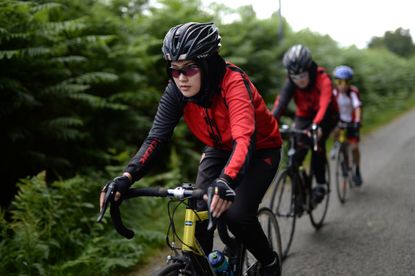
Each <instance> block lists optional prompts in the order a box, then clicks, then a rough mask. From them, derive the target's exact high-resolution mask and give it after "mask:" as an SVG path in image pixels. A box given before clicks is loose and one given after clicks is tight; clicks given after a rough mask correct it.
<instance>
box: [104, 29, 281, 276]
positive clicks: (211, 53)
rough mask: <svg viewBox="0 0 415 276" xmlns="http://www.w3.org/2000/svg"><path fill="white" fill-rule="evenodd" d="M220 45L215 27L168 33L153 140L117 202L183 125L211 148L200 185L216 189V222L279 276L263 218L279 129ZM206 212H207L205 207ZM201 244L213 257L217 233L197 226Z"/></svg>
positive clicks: (128, 173) (129, 170)
mask: <svg viewBox="0 0 415 276" xmlns="http://www.w3.org/2000/svg"><path fill="white" fill-rule="evenodd" d="M220 42H221V37H220V35H219V32H218V29H217V27H216V26H215V25H214V24H213V23H195V22H190V23H186V24H181V25H178V26H175V27H173V28H171V29H170V30H169V31H168V32H167V34H166V36H165V38H164V42H163V47H162V51H163V56H164V59H165V60H166V62H167V74H168V76H169V78H170V80H169V82H168V84H167V86H166V88H165V90H164V94H163V96H162V97H161V100H160V103H159V106H158V110H157V113H156V115H155V118H154V121H153V126H152V128H151V129H150V132H149V134H148V136H147V138H146V139H145V141H144V143H143V144H142V145H141V148H140V149H139V150H138V152H137V154H136V155H135V156H134V157H133V158H132V160H131V161H130V162H129V164H128V166H127V167H126V169H125V171H124V172H123V174H122V176H119V177H116V178H115V179H114V181H115V183H116V185H117V186H118V191H119V194H118V196H117V198H119V197H120V196H122V193H123V192H124V191H126V190H127V189H128V188H129V187H130V186H131V184H132V183H134V182H135V181H137V180H139V179H140V178H142V177H143V176H144V174H145V173H146V172H147V171H148V169H149V168H150V166H151V165H152V164H154V163H155V162H157V159H158V158H160V155H159V153H160V149H161V147H162V146H164V145H165V144H166V143H167V142H168V141H169V139H170V138H171V136H172V133H173V130H174V128H175V126H176V125H177V123H178V122H179V120H180V118H181V117H184V121H185V122H186V124H187V126H188V127H189V129H190V131H191V132H192V133H193V134H194V135H195V136H196V137H197V138H198V139H199V140H200V141H201V142H202V143H203V144H204V145H205V146H206V147H205V150H204V152H203V154H202V156H201V159H200V163H199V168H198V174H197V178H196V185H197V186H198V187H201V188H205V189H207V187H209V186H212V187H214V188H215V189H214V190H216V194H215V195H214V197H213V200H212V204H211V206H210V207H209V208H210V210H211V212H212V214H213V216H214V217H220V216H221V215H223V218H224V219H225V220H226V222H227V224H228V227H229V229H230V230H231V232H232V233H233V234H234V235H235V237H236V238H237V239H239V240H240V241H241V242H242V243H243V244H244V245H245V246H246V247H247V248H248V250H249V251H250V252H251V253H252V254H253V255H254V256H255V257H256V258H257V259H258V260H259V261H260V263H261V264H262V267H261V271H262V272H261V273H262V275H278V271H279V266H280V264H279V262H278V258H277V257H276V255H275V254H274V252H273V251H272V249H271V247H270V245H269V243H268V241H267V238H266V236H265V234H264V232H263V231H262V229H261V226H260V224H259V222H258V219H257V216H256V214H257V210H258V207H259V204H260V202H261V200H262V197H263V196H264V194H265V192H266V190H267V188H268V185H269V184H270V183H271V181H272V179H273V177H274V175H275V173H276V171H277V168H278V164H279V158H280V147H281V143H282V141H281V137H280V134H279V131H278V123H277V121H276V120H275V119H274V118H273V116H272V114H271V113H270V112H269V111H268V109H267V107H266V105H265V103H264V101H263V99H262V97H261V95H260V94H259V92H258V91H257V89H256V88H255V86H254V85H253V84H252V82H251V81H250V80H249V78H248V76H247V75H246V74H245V73H244V72H243V71H242V70H241V69H239V68H238V67H237V66H235V65H233V64H231V63H227V62H225V60H224V59H223V58H222V57H221V56H220V55H219V48H220V46H221V44H220ZM101 194H102V193H101ZM101 198H102V196H101ZM101 204H102V200H101ZM199 208H200V209H207V208H208V206H207V204H206V202H205V201H200V202H199ZM196 236H197V238H198V241H199V242H200V243H201V246H202V248H203V249H204V251H205V252H206V253H209V252H210V251H211V250H212V246H213V231H208V230H207V227H206V225H198V226H197V230H196Z"/></svg>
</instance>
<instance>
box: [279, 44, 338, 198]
mask: <svg viewBox="0 0 415 276" xmlns="http://www.w3.org/2000/svg"><path fill="white" fill-rule="evenodd" d="M283 65H284V67H285V68H286V70H287V73H288V77H287V80H286V81H285V83H284V85H283V87H282V89H281V92H280V94H279V95H278V96H277V98H276V100H275V103H274V108H273V114H274V117H275V118H277V119H278V120H279V118H280V117H281V115H282V114H283V113H284V111H285V109H286V108H287V106H288V104H289V102H290V101H291V99H294V102H295V105H296V110H295V127H296V128H299V129H310V128H311V127H313V125H314V126H315V127H318V129H319V141H318V144H319V149H318V151H317V152H316V153H315V154H313V158H314V159H313V165H314V168H313V170H314V172H315V175H316V180H317V184H325V183H326V181H327V180H326V179H325V161H326V141H327V139H328V137H329V135H330V133H331V131H332V130H333V129H334V127H335V126H336V124H337V121H338V118H339V115H338V108H337V104H336V101H335V100H334V97H333V93H332V91H333V86H332V82H331V79H330V76H329V75H328V74H327V73H326V71H325V69H324V68H323V67H320V66H318V65H317V64H316V63H315V62H314V61H313V59H312V57H311V52H310V50H309V49H308V48H306V47H304V46H303V45H300V44H298V45H294V46H292V47H291V48H290V49H288V51H287V52H286V53H285V55H284V57H283ZM298 142H299V144H301V143H309V142H310V141H307V139H304V137H302V138H301V137H299V141H298ZM306 154H307V148H305V147H303V148H301V147H300V148H299V149H298V150H297V153H296V158H295V159H296V160H297V162H298V164H302V162H303V161H304V158H305V156H306ZM325 193H326V190H325V185H317V186H316V187H315V188H314V190H313V201H314V202H315V203H319V202H321V201H322V200H323V198H324V195H325Z"/></svg>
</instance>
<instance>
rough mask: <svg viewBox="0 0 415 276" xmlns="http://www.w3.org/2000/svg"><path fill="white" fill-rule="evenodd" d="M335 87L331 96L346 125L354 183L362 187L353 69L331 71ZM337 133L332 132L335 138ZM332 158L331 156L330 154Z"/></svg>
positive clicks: (359, 112)
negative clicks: (333, 97) (352, 82)
mask: <svg viewBox="0 0 415 276" xmlns="http://www.w3.org/2000/svg"><path fill="white" fill-rule="evenodd" d="M333 76H334V83H335V87H334V89H333V94H334V96H335V97H336V100H337V105H338V106H339V112H340V121H341V122H344V123H346V124H347V129H346V136H347V140H348V142H349V144H350V146H351V150H352V155H353V167H354V182H355V183H356V185H357V186H360V185H362V183H363V180H362V176H361V173H360V150H359V140H360V139H359V136H360V135H359V132H360V127H361V121H362V101H361V99H360V93H359V89H358V88H357V87H356V86H354V85H351V81H352V79H353V69H352V68H350V67H349V66H347V65H340V66H337V67H336V68H335V69H334V71H333ZM337 136H338V131H337V130H336V131H335V132H334V137H335V138H337ZM331 155H332V156H333V154H331Z"/></svg>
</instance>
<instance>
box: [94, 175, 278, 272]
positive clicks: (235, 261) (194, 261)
mask: <svg viewBox="0 0 415 276" xmlns="http://www.w3.org/2000/svg"><path fill="white" fill-rule="evenodd" d="M111 185H112V186H111ZM115 191H116V186H115V185H113V184H112V183H110V184H109V186H108V187H106V195H105V200H104V207H103V209H102V210H101V213H100V216H99V217H98V221H99V222H100V221H101V220H102V218H103V216H104V214H105V210H106V209H107V206H108V204H109V203H108V202H110V213H111V218H112V222H113V225H114V227H115V229H116V230H117V232H118V233H119V234H121V235H122V236H124V237H126V238H128V239H131V238H132V237H133V236H134V232H133V231H132V230H130V229H128V228H126V227H125V226H124V224H123V223H122V220H121V216H120V209H119V206H120V203H119V202H118V201H114V200H113V198H114V194H115ZM204 194H205V191H204V190H201V189H197V188H195V186H194V185H192V184H189V183H183V184H182V185H179V186H177V187H176V188H174V189H168V188H162V187H148V188H136V189H130V190H128V191H127V192H126V193H125V194H124V195H123V199H124V200H125V199H131V198H134V197H168V198H170V201H169V204H168V206H169V207H168V216H169V221H170V224H169V227H168V231H167V236H166V242H167V245H168V246H169V247H170V249H171V250H172V253H173V254H172V255H170V256H167V264H166V265H165V266H164V267H163V268H162V269H160V270H158V271H155V273H154V275H160V276H161V275H200V276H208V275H212V276H213V275H235V276H236V275H259V274H258V273H259V267H260V265H259V262H258V261H257V260H256V259H255V258H254V257H253V255H252V254H251V253H250V252H249V251H248V250H247V249H246V248H245V247H244V246H243V244H241V243H239V242H237V240H236V239H235V238H234V237H233V236H231V235H230V234H229V232H228V230H227V227H226V225H225V224H224V223H223V222H222V220H220V219H219V220H216V219H214V218H212V216H211V214H210V212H208V211H197V210H196V202H197V200H198V199H202V198H203V195H204ZM212 195H213V191H212V190H211V188H209V189H208V196H209V199H208V206H210V201H211V199H212ZM183 205H184V206H186V210H185V216H184V222H183V235H182V237H180V236H179V235H178V232H179V231H178V229H177V228H176V226H175V223H174V216H175V214H176V210H177V209H178V207H179V206H183ZM258 219H259V221H260V224H261V226H262V227H263V230H264V232H265V235H266V236H267V238H268V241H269V243H270V244H271V247H272V249H273V251H275V252H276V253H277V255H278V261H279V263H280V264H281V237H280V232H279V226H278V221H277V219H276V217H275V215H274V214H273V213H272V211H271V210H270V209H269V208H267V207H262V208H260V209H259V211H258ZM206 220H208V222H209V226H208V227H213V224H217V229H218V233H219V237H220V239H221V240H222V242H223V244H224V249H223V250H222V252H223V253H224V254H225V255H226V257H227V259H228V262H229V270H228V271H227V273H228V274H217V273H216V272H215V270H214V268H213V267H212V266H211V264H210V263H209V260H208V257H207V255H206V254H205V252H203V250H202V248H201V246H200V245H199V243H198V241H197V239H196V237H195V230H196V223H198V222H202V221H206ZM177 242H178V244H177ZM280 268H281V266H280ZM279 273H281V270H280V271H279Z"/></svg>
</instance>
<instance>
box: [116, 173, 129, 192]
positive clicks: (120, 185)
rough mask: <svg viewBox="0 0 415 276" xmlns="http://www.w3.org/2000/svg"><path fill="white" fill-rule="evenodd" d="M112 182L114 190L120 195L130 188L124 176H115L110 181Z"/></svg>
mask: <svg viewBox="0 0 415 276" xmlns="http://www.w3.org/2000/svg"><path fill="white" fill-rule="evenodd" d="M112 182H113V183H114V184H115V186H116V187H117V188H116V190H117V191H118V192H120V193H121V194H124V193H125V192H126V191H128V189H129V188H130V186H131V184H132V183H131V180H130V179H129V178H128V176H126V175H122V176H117V177H116V178H114V179H113V180H112Z"/></svg>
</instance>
